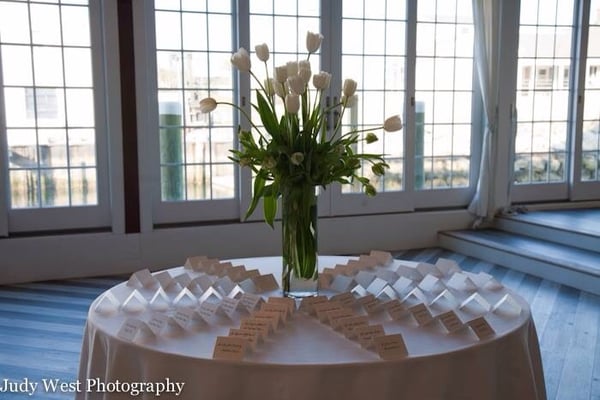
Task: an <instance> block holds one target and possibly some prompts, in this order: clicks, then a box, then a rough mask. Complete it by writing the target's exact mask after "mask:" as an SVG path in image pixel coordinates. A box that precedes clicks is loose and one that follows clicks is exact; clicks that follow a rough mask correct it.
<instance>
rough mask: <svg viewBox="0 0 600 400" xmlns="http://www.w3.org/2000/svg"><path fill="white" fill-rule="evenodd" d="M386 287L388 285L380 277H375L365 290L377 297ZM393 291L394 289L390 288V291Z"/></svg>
mask: <svg viewBox="0 0 600 400" xmlns="http://www.w3.org/2000/svg"><path fill="white" fill-rule="evenodd" d="M386 287H390V286H389V285H388V283H387V282H386V281H384V280H383V279H381V278H375V279H373V280H372V281H371V283H370V284H369V286H368V287H367V288H366V289H367V292H369V293H371V294H372V295H374V296H375V297H378V296H379V295H380V294H381V292H383V291H384V289H385V288H386ZM390 289H391V288H390ZM393 292H394V291H393V290H392V293H393Z"/></svg>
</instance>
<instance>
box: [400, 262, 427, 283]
mask: <svg viewBox="0 0 600 400" xmlns="http://www.w3.org/2000/svg"><path fill="white" fill-rule="evenodd" d="M396 273H397V274H398V275H400V276H404V277H406V278H408V279H410V280H413V281H414V280H421V279H422V278H423V275H421V273H420V272H419V271H417V268H416V266H415V265H408V264H402V263H400V265H398V268H396Z"/></svg>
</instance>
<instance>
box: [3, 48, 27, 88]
mask: <svg viewBox="0 0 600 400" xmlns="http://www.w3.org/2000/svg"><path fill="white" fill-rule="evenodd" d="M0 51H2V78H3V81H4V84H5V85H9V86H13V85H31V84H32V83H33V80H32V76H31V71H32V63H31V50H30V49H29V47H26V46H6V45H4V46H2V47H1V48H0Z"/></svg>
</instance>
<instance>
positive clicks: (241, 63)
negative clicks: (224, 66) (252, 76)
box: [231, 47, 252, 72]
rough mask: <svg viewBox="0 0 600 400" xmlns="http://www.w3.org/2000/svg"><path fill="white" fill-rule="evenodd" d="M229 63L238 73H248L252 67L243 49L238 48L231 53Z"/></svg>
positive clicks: (248, 56) (248, 55)
mask: <svg viewBox="0 0 600 400" xmlns="http://www.w3.org/2000/svg"><path fill="white" fill-rule="evenodd" d="M231 63H232V64H233V65H234V66H235V67H236V68H237V69H239V70H240V71H242V72H248V71H250V68H251V67H252V63H251V62H250V54H248V52H247V51H246V49H244V48H243V47H240V49H239V50H238V51H237V52H235V53H233V55H232V56H231Z"/></svg>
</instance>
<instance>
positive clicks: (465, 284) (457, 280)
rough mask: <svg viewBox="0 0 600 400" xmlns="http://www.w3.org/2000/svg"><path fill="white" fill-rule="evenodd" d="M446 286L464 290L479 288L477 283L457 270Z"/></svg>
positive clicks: (470, 290)
mask: <svg viewBox="0 0 600 400" xmlns="http://www.w3.org/2000/svg"><path fill="white" fill-rule="evenodd" d="M446 286H447V287H450V288H452V289H456V290H460V291H462V292H473V291H475V290H477V286H476V285H475V283H474V282H473V281H472V280H471V278H469V277H468V276H467V275H465V274H464V273H462V272H455V273H453V274H452V276H451V277H450V279H448V282H446Z"/></svg>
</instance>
